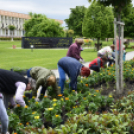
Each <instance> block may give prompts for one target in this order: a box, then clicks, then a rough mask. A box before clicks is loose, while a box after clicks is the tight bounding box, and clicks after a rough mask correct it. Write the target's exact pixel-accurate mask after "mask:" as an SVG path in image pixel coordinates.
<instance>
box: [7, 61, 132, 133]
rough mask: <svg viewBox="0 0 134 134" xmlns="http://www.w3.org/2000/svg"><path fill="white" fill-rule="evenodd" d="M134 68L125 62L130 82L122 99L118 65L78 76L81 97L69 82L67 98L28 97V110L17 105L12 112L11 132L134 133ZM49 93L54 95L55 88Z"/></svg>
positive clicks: (127, 78)
mask: <svg viewBox="0 0 134 134" xmlns="http://www.w3.org/2000/svg"><path fill="white" fill-rule="evenodd" d="M133 67H134V60H131V61H129V62H125V63H124V81H125V82H126V83H125V85H124V87H125V88H124V89H125V90H124V91H123V94H122V97H121V98H119V99H117V96H116V95H115V69H114V68H115V67H114V66H113V67H112V66H111V67H109V68H107V69H102V70H101V72H100V73H93V75H92V76H90V77H88V78H83V79H82V78H80V77H78V84H77V88H78V94H75V91H70V90H69V88H68V83H69V81H66V84H65V86H66V89H65V91H64V97H63V96H62V95H58V96H57V97H56V98H52V97H48V96H43V95H41V96H40V100H41V101H40V102H36V101H35V98H34V97H33V98H32V99H28V98H27V97H26V96H24V99H25V102H26V104H27V106H26V107H25V108H21V107H20V105H17V107H16V108H14V109H11V110H10V109H9V110H8V115H9V120H10V123H9V131H10V132H11V133H14V134H15V133H17V134H24V133H25V134H29V133H31V134H36V133H38V134H50V133H51V134H75V133H77V134H101V133H108V134H113V133H114V134H126V133H128V134H133V133H134V122H133V120H134V91H133V84H131V83H133V82H134V79H133V78H134V69H133ZM109 84H111V85H109ZM127 85H129V86H131V88H130V89H128V87H126V86H127ZM93 88H94V89H93ZM48 91H49V95H50V96H53V92H52V89H51V88H49V89H48Z"/></svg>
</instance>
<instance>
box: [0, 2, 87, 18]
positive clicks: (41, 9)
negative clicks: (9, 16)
mask: <svg viewBox="0 0 134 134" xmlns="http://www.w3.org/2000/svg"><path fill="white" fill-rule="evenodd" d="M86 4H89V3H88V1H87V0H73V1H67V0H38V1H37V0H4V1H0V9H3V10H8V11H13V12H19V13H25V14H28V12H34V13H42V14H45V15H47V16H69V14H70V8H75V7H76V6H82V5H86ZM58 19H60V18H59V17H58Z"/></svg>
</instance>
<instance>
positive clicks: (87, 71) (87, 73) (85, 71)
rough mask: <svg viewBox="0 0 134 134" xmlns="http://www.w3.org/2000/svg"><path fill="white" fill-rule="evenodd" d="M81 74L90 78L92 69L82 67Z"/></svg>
mask: <svg viewBox="0 0 134 134" xmlns="http://www.w3.org/2000/svg"><path fill="white" fill-rule="evenodd" d="M81 74H82V76H86V77H88V76H89V75H90V69H89V68H88V67H84V66H83V67H82V68H81Z"/></svg>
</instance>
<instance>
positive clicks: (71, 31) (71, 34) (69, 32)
mask: <svg viewBox="0 0 134 134" xmlns="http://www.w3.org/2000/svg"><path fill="white" fill-rule="evenodd" d="M73 34H74V31H73V30H71V29H70V30H68V35H69V37H72V36H73Z"/></svg>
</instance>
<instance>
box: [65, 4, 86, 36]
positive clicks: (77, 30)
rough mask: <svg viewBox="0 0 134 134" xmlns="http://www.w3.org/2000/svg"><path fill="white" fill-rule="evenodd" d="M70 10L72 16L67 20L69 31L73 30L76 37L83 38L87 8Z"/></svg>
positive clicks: (81, 7)
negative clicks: (83, 25) (83, 24)
mask: <svg viewBox="0 0 134 134" xmlns="http://www.w3.org/2000/svg"><path fill="white" fill-rule="evenodd" d="M70 10H71V14H70V15H69V19H65V22H66V24H67V25H68V29H72V30H73V31H74V34H75V35H79V36H82V23H83V19H84V15H85V12H86V7H84V6H76V8H71V9H70Z"/></svg>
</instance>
